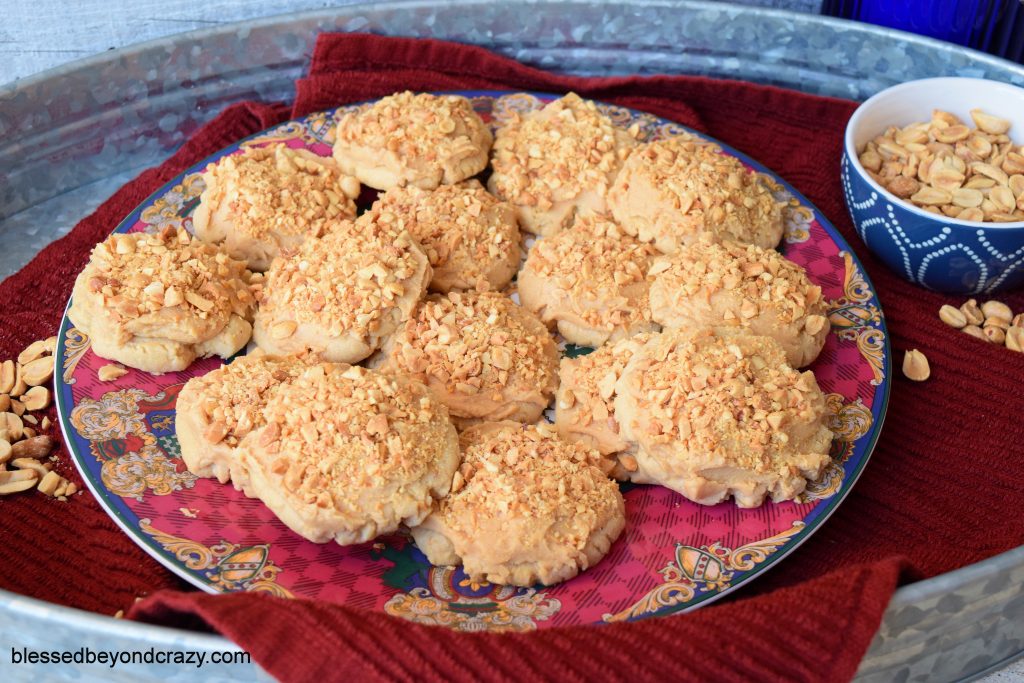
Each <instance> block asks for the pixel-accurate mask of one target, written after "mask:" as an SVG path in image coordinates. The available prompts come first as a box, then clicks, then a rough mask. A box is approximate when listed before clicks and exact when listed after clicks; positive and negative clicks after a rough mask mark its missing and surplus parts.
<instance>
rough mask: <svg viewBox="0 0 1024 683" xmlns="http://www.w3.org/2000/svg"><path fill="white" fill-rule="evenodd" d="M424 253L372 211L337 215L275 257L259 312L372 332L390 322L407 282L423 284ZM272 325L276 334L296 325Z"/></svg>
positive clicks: (336, 330) (336, 331)
mask: <svg viewBox="0 0 1024 683" xmlns="http://www.w3.org/2000/svg"><path fill="white" fill-rule="evenodd" d="M425 260H426V257H425V256H424V255H423V252H422V251H421V249H420V247H419V245H418V244H416V243H415V241H413V239H412V238H411V237H410V235H409V233H408V232H405V231H399V230H398V229H395V228H394V227H393V226H390V225H387V224H384V223H382V222H380V221H379V220H377V216H376V215H375V214H365V215H364V216H362V217H360V218H359V220H358V221H356V222H355V223H353V222H351V221H342V222H340V223H338V224H337V225H336V226H334V227H333V228H332V230H331V231H330V232H328V233H327V234H326V235H324V237H323V238H322V239H319V240H310V241H307V242H306V243H304V244H303V245H302V247H301V248H300V249H299V251H298V252H297V253H296V254H294V255H293V256H290V257H288V258H284V259H277V260H275V261H274V264H273V265H272V266H271V268H270V270H269V271H268V272H267V279H266V283H265V285H264V288H263V293H262V297H261V300H260V309H259V316H260V318H265V319H266V320H268V321H282V320H289V321H295V322H297V323H300V324H302V323H313V324H317V325H320V326H322V327H323V328H325V329H326V331H327V333H328V334H329V335H330V336H334V337H337V336H341V335H343V334H354V335H357V336H361V337H363V338H364V339H365V338H369V337H371V336H374V335H378V334H380V333H382V332H384V331H385V330H384V329H383V328H384V326H385V325H393V324H394V321H393V317H394V315H395V312H396V310H397V308H398V301H397V300H398V299H400V298H401V297H403V296H404V295H405V294H406V291H407V288H408V290H409V291H412V290H413V289H418V292H422V283H420V282H418V281H416V276H417V274H418V273H420V272H422V268H423V267H424V262H425ZM418 292H417V293H416V295H415V297H414V298H418V296H419V293H418ZM277 324H278V325H280V322H278V323H277ZM273 329H274V331H273V333H272V334H273V335H275V338H277V339H283V338H287V337H288V336H290V335H291V333H293V332H294V328H293V327H291V326H290V325H288V326H282V327H275V328H273Z"/></svg>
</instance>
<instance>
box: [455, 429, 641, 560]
mask: <svg viewBox="0 0 1024 683" xmlns="http://www.w3.org/2000/svg"><path fill="white" fill-rule="evenodd" d="M460 442H461V445H462V449H463V450H462V465H461V466H460V468H459V472H458V475H457V476H459V477H460V479H461V482H460V488H459V490H458V491H455V492H453V493H451V494H449V495H448V497H447V498H445V499H443V500H442V501H441V506H440V509H439V511H438V513H437V514H439V515H441V517H442V518H443V520H444V522H445V524H446V525H447V526H448V527H449V528H450V529H452V531H454V532H455V533H456V534H458V536H460V537H462V538H469V539H472V538H473V537H474V536H476V535H477V533H478V520H479V519H481V518H483V519H488V518H497V519H509V518H512V519H515V518H520V519H525V520H529V523H530V525H531V526H533V527H535V528H537V529H541V530H543V533H544V539H545V543H551V544H557V545H559V546H564V545H568V546H569V547H570V548H571V549H573V550H576V551H582V550H583V549H584V547H585V546H586V544H587V542H588V541H589V540H590V537H591V535H592V534H593V533H594V531H595V529H594V525H593V520H595V519H597V520H604V519H607V518H608V517H610V516H613V515H615V514H616V511H617V510H619V509H620V507H621V502H620V501H621V498H620V494H619V492H618V487H617V486H616V484H615V483H614V482H612V481H611V480H610V479H608V478H607V477H606V476H605V475H604V473H603V472H602V471H601V469H600V466H599V463H600V458H599V457H598V454H597V452H596V451H594V450H592V449H590V448H587V447H585V446H583V445H582V444H574V443H569V442H567V441H563V440H561V439H559V438H558V436H557V435H556V434H555V433H554V430H553V429H552V427H551V425H548V424H540V425H536V426H533V425H530V426H519V425H515V424H513V423H509V422H503V423H497V424H491V423H487V424H482V425H480V426H478V427H473V428H470V429H468V430H467V431H465V432H463V437H462V439H460ZM530 538H532V536H530V535H526V539H530ZM516 540H518V541H520V542H522V540H521V539H516ZM466 571H467V573H471V572H472V571H473V566H472V563H471V559H470V558H466Z"/></svg>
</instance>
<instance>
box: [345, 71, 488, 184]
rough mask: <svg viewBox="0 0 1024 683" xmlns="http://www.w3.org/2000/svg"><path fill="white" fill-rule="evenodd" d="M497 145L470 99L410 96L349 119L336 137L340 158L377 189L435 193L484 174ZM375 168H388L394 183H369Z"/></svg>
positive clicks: (381, 103) (393, 98)
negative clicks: (403, 188) (408, 187)
mask: <svg viewBox="0 0 1024 683" xmlns="http://www.w3.org/2000/svg"><path fill="white" fill-rule="evenodd" d="M491 141H492V136H491V131H490V129H489V128H488V127H487V125H486V124H485V123H484V122H483V119H481V118H480V116H479V115H478V114H477V113H476V112H475V111H474V110H473V105H472V103H471V102H470V101H469V100H468V99H466V98H465V97H460V96H458V95H431V94H429V93H420V94H413V93H412V92H409V91H406V92H402V93H397V94H394V95H390V96H388V97H384V98H382V99H380V100H377V101H376V102H374V103H373V104H371V105H369V106H367V107H365V108H361V109H359V110H357V111H354V112H349V113H346V114H345V115H344V116H343V117H342V118H341V119H340V120H339V121H338V125H337V129H336V131H335V143H334V158H335V159H337V160H338V163H339V164H340V165H341V166H342V168H343V169H345V170H346V171H349V172H352V173H354V174H355V175H357V176H359V177H360V179H362V180H363V182H364V183H366V184H368V185H370V186H371V187H376V188H378V189H388V188H390V187H392V186H395V185H400V186H404V185H407V184H412V185H416V186H417V187H423V188H424V189H433V188H434V187H437V186H438V185H439V184H441V183H445V184H450V183H457V182H459V181H461V180H465V179H466V178H470V177H472V176H474V175H476V174H477V173H479V172H480V171H482V170H483V169H484V168H485V167H486V166H487V152H488V150H489V149H490V147H491ZM374 167H386V168H387V175H388V176H389V178H390V182H387V183H380V182H375V179H374V178H373V177H368V176H372V175H373V173H372V172H370V173H368V169H372V168H374ZM380 177H381V176H377V178H380Z"/></svg>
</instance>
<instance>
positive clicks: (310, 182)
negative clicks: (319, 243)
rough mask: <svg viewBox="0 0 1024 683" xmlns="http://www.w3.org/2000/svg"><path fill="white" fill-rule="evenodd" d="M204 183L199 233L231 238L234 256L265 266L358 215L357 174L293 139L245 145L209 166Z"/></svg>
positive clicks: (229, 249) (228, 242) (212, 237)
mask: <svg viewBox="0 0 1024 683" xmlns="http://www.w3.org/2000/svg"><path fill="white" fill-rule="evenodd" d="M203 180H204V181H205V182H206V190H205V191H204V192H203V194H202V196H201V197H200V202H201V204H200V208H199V209H197V212H196V216H194V217H193V222H194V223H195V225H196V235H197V236H199V237H200V238H202V239H205V240H207V241H211V242H215V243H223V247H224V249H225V250H226V251H227V253H228V254H229V255H230V256H232V257H233V258H237V259H240V260H243V261H249V262H255V264H256V265H257V266H259V267H258V269H259V270H265V269H266V267H267V266H269V264H270V261H271V260H272V259H273V257H275V256H279V255H280V254H281V253H282V252H290V251H293V250H294V249H296V248H297V247H298V245H299V244H301V243H302V242H303V241H304V240H305V239H306V238H307V237H321V236H322V235H323V234H324V233H326V232H327V231H328V229H329V228H330V226H331V225H332V224H333V223H334V222H335V221H337V220H341V219H351V218H355V216H356V205H355V202H354V201H353V200H354V199H355V198H356V197H358V196H359V183H358V182H356V183H355V187H354V188H353V187H352V184H351V183H350V182H346V180H354V179H351V178H350V176H346V175H344V174H343V173H342V172H341V170H340V169H339V168H338V164H337V162H335V161H334V160H333V159H331V158H329V157H320V156H317V155H316V154H314V153H312V152H310V151H308V150H305V149H292V148H290V147H288V145H286V144H285V143H273V144H270V145H267V146H266V147H245V148H243V150H242V151H241V152H239V153H237V154H232V155H230V156H226V157H223V158H222V159H220V160H218V161H217V162H215V163H212V164H210V165H209V166H207V168H206V171H205V172H204V173H203ZM353 189H354V194H349V193H350V192H352V190H353ZM225 207H226V208H225Z"/></svg>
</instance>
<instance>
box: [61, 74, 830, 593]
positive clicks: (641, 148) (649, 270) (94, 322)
mask: <svg viewBox="0 0 1024 683" xmlns="http://www.w3.org/2000/svg"><path fill="white" fill-rule="evenodd" d="M637 136H638V130H637V128H636V127H633V128H631V129H625V128H622V127H620V126H618V125H616V124H615V123H614V122H613V121H612V120H611V119H609V118H608V117H607V116H606V115H604V114H603V113H602V112H601V111H600V110H599V108H598V107H597V106H596V105H595V104H594V103H593V102H589V101H587V100H584V99H582V98H580V97H578V96H577V95H574V94H569V95H567V96H565V97H563V98H561V99H559V100H556V101H554V102H551V103H549V104H547V105H546V106H545V107H543V108H542V109H540V110H537V111H534V112H531V113H528V114H525V115H516V116H514V117H513V118H512V120H510V121H507V122H505V123H504V125H502V126H501V127H499V128H498V129H497V131H496V132H494V133H492V131H491V129H490V128H489V127H488V126H487V124H486V123H485V122H484V121H483V120H482V119H481V118H480V117H479V116H478V115H477V114H476V112H475V111H474V110H473V107H472V104H471V103H470V101H469V100H467V99H465V98H462V97H458V96H451V95H445V96H436V95H430V94H413V93H409V92H405V93H399V94H396V95H393V96H391V97H386V98H384V99H382V100H380V101H378V102H376V103H373V104H372V105H369V106H365V107H361V108H359V109H357V110H355V111H353V112H351V113H348V114H346V115H345V116H343V117H342V118H340V119H339V120H338V122H337V128H336V133H335V144H334V150H333V157H331V158H325V157H319V156H317V155H315V154H313V153H311V152H309V151H307V150H305V149H300V148H291V147H289V146H288V145H287V144H286V143H281V142H276V143H271V144H268V145H266V146H262V147H255V146H250V147H246V148H244V149H243V150H241V151H239V152H238V153H236V154H232V155H230V156H227V157H225V158H223V159H221V160H220V161H218V162H217V163H214V164H211V165H210V166H209V167H208V168H207V170H206V172H205V173H204V180H205V182H206V190H205V191H204V192H203V194H202V196H201V201H200V206H199V207H198V208H197V209H196V211H195V215H194V217H193V225H194V228H195V230H194V232H195V236H194V237H193V236H192V235H190V234H188V233H187V232H185V231H183V230H182V231H171V230H165V231H164V232H162V233H160V234H141V233H138V234H129V235H114V236H112V237H111V238H109V239H108V240H107V241H105V242H104V243H102V244H100V245H98V246H97V247H96V248H95V249H94V251H93V253H92V257H91V259H90V262H89V264H88V265H87V266H86V268H85V270H84V271H83V272H82V274H81V276H80V277H79V278H78V281H77V283H76V287H75V295H74V301H73V305H72V308H71V310H70V315H71V318H72V320H73V321H74V322H75V324H76V325H77V326H78V327H80V328H81V329H82V330H83V331H85V332H87V333H88V334H89V335H90V336H91V337H92V340H93V350H94V351H95V352H96V353H97V354H98V355H100V356H103V357H105V358H110V359H113V360H116V361H119V362H121V363H124V364H125V365H128V366H131V367H134V368H137V369H140V370H144V371H147V372H152V373H162V372H171V371H178V370H182V369H184V368H186V367H187V366H188V365H189V364H190V363H191V362H192V361H193V360H195V359H196V358H198V357H204V356H211V355H218V356H221V357H224V358H230V357H231V356H233V355H234V354H236V353H237V352H238V351H239V350H241V349H242V348H243V347H244V346H245V345H246V344H247V343H250V342H251V344H250V352H249V353H248V354H247V355H245V356H243V357H239V358H236V359H234V360H233V361H232V362H231V363H229V364H228V365H225V366H223V367H221V368H220V369H218V370H216V371H214V372H211V373H208V374H206V375H204V376H202V377H195V378H192V379H190V380H189V381H188V383H187V384H186V385H185V387H184V388H183V389H182V391H181V393H180V395H179V397H178V404H177V421H176V428H177V434H178V439H179V442H180V444H181V451H182V457H183V459H184V460H185V463H186V465H187V466H188V468H189V469H190V470H191V471H192V472H194V473H195V474H197V475H198V476H204V477H215V478H217V479H218V480H219V481H221V482H222V483H227V482H229V481H230V482H231V483H232V484H233V485H234V486H235V487H236V488H238V489H239V490H241V491H243V492H244V493H245V494H246V495H248V496H251V497H256V498H259V499H260V500H262V501H263V502H264V503H265V504H266V505H267V506H268V507H269V508H270V509H271V510H273V511H274V513H275V514H276V515H277V516H278V517H279V518H280V519H281V521H282V522H283V523H285V524H286V525H288V526H289V527H290V528H291V529H293V530H294V531H295V532H296V533H298V534H300V535H302V536H303V537H305V538H307V539H310V540H312V541H315V542H318V543H323V542H328V541H332V540H333V541H335V542H337V543H341V544H352V543H362V542H365V541H368V540H371V539H373V538H376V537H377V536H380V535H383V534H390V533H394V532H396V531H399V530H401V529H408V530H409V531H410V532H411V535H412V538H413V539H414V540H415V542H416V543H417V545H418V546H419V548H420V549H421V550H422V551H423V552H424V553H425V555H426V556H427V558H428V559H429V560H430V561H431V562H433V563H435V564H461V565H463V568H464V570H465V571H466V573H467V574H468V575H469V576H470V577H471V578H473V579H474V580H486V581H490V582H493V583H502V584H511V585H520V586H527V585H532V584H535V583H538V582H539V583H543V584H551V583H555V582H558V581H563V580H566V579H569V578H571V577H573V576H575V575H576V574H577V573H578V572H580V571H583V570H585V569H587V568H589V567H591V566H593V565H594V564H596V563H597V562H598V561H600V560H601V558H602V557H604V556H605V555H606V554H607V553H608V552H610V550H611V548H612V547H613V543H614V541H615V540H616V538H617V537H618V536H619V535H620V534H621V532H622V530H623V529H624V527H625V525H626V517H625V506H624V502H623V498H622V495H621V493H620V491H619V487H618V485H617V484H616V481H615V480H620V481H632V482H635V483H638V484H652V485H660V486H665V487H668V488H670V489H672V490H674V491H677V492H679V493H680V494H682V495H683V496H685V497H686V498H688V499H690V500H693V501H695V502H697V503H701V504H707V505H711V504H715V503H719V502H721V501H723V500H725V499H727V498H732V499H734V500H735V502H736V504H737V505H739V506H741V507H754V506H758V505H761V504H762V503H763V502H764V500H765V499H766V498H770V499H771V500H772V501H776V502H778V501H784V500H792V499H794V498H796V497H798V496H799V495H800V494H801V493H802V492H803V490H804V488H805V487H806V485H807V483H808V482H809V481H813V480H815V479H816V478H818V477H820V476H821V474H822V472H823V470H824V468H825V466H826V465H827V464H828V462H829V455H828V453H829V447H830V443H831V440H832V434H831V433H830V432H829V430H828V429H827V427H826V423H825V416H826V409H825V401H824V397H823V395H822V392H821V390H820V389H819V388H818V385H817V382H816V381H815V378H814V375H813V373H811V372H810V371H806V370H805V371H800V370H799V368H803V367H806V366H807V365H809V364H810V363H812V362H813V361H814V359H815V358H816V357H817V355H818V354H819V352H820V351H821V349H822V346H823V345H824V343H825V338H826V335H827V333H828V329H829V324H828V319H827V313H826V308H825V302H824V300H823V298H822V295H821V289H820V288H819V287H818V286H816V285H815V284H813V283H812V282H810V281H809V280H808V278H807V275H806V273H805V272H804V271H803V269H802V268H800V267H799V266H797V265H796V264H794V263H792V262H790V261H787V260H786V259H785V258H784V257H783V256H782V255H781V254H780V253H778V252H777V251H775V247H777V246H778V243H779V241H780V239H781V237H782V231H783V219H782V206H781V204H780V203H779V202H778V201H776V200H775V199H774V197H773V196H772V194H771V192H770V191H769V190H768V188H766V187H765V186H764V185H763V184H762V182H761V181H760V179H759V178H758V176H757V175H756V174H754V173H752V172H751V171H749V170H748V169H747V168H745V167H744V166H743V165H742V164H741V163H740V162H739V161H738V160H736V159H735V158H733V157H729V156H726V155H724V154H722V152H721V150H720V149H718V148H717V147H715V146H714V145H710V144H707V143H705V142H703V141H700V140H698V139H696V138H691V137H689V136H680V137H675V138H670V139H665V140H660V141H656V142H650V143H641V142H640V141H639V140H638V139H637ZM364 185H365V186H368V187H369V188H372V189H373V190H376V191H377V192H378V195H377V199H376V201H375V202H374V203H373V204H372V205H371V206H369V207H368V208H366V210H365V211H363V212H362V213H361V214H360V213H359V210H358V208H357V206H356V203H355V201H356V199H357V198H358V197H359V196H360V194H361V192H362V190H363V186H364ZM524 232H525V233H530V234H532V235H534V236H536V237H535V238H530V239H529V240H524V238H523V234H522V233H524ZM527 243H529V244H530V247H529V248H527V247H526V244H527ZM556 334H557V335H558V336H560V337H561V339H562V340H564V341H566V342H570V343H573V344H576V345H578V346H586V347H591V348H594V349H596V350H595V351H593V352H592V353H590V354H589V355H581V356H577V357H576V358H573V359H570V358H561V357H560V356H561V354H560V353H559V350H558V349H559V346H558V345H559V339H558V337H557V336H556ZM552 402H553V403H554V408H555V410H554V424H549V423H547V422H545V421H544V420H543V416H544V413H545V410H546V409H547V408H548V407H549V406H551V404H552Z"/></svg>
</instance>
